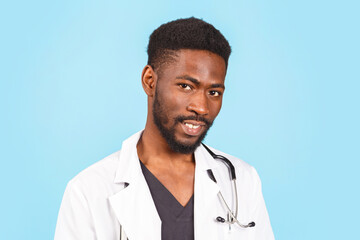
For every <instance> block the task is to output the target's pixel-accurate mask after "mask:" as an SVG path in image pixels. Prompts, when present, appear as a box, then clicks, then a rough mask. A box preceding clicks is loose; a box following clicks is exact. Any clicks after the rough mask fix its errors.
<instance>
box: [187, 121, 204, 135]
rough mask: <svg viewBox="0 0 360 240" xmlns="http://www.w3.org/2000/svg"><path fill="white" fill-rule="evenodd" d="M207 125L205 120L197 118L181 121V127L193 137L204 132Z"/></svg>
mask: <svg viewBox="0 0 360 240" xmlns="http://www.w3.org/2000/svg"><path fill="white" fill-rule="evenodd" d="M205 125H206V124H205V123H204V122H199V121H195V120H185V121H183V122H181V127H182V128H183V130H184V132H185V134H186V135H189V136H193V137H196V136H199V135H200V134H201V133H202V132H203V130H204V128H205ZM191 126H193V127H191Z"/></svg>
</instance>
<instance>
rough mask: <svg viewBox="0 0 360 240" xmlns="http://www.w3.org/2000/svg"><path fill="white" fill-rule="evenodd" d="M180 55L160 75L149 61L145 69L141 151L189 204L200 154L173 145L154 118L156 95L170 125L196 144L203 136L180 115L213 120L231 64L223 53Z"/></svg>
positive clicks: (183, 52) (177, 134)
mask: <svg viewBox="0 0 360 240" xmlns="http://www.w3.org/2000/svg"><path fill="white" fill-rule="evenodd" d="M177 55H178V57H177V59H176V60H175V61H174V62H171V63H169V64H165V65H164V66H162V69H161V76H160V77H159V76H158V74H157V73H156V72H155V71H154V69H152V67H151V66H149V65H147V66H145V68H144V69H143V72H142V77H141V79H142V86H143V88H144V91H145V93H146V94H147V100H148V114H147V121H146V125H145V129H144V132H143V134H142V136H141V138H140V140H139V142H138V144H137V152H138V156H139V158H140V160H141V161H142V162H143V164H144V165H145V166H146V167H147V168H148V169H149V170H150V171H151V172H152V174H153V175H154V176H155V177H156V178H157V179H158V180H159V181H160V182H161V183H162V184H163V185H164V186H165V187H166V188H167V189H168V190H169V191H170V192H171V194H172V195H173V196H174V197H175V198H176V199H177V200H178V202H179V203H180V204H181V205H182V206H186V204H187V203H188V201H189V200H190V198H191V196H192V195H193V193H194V176H195V161H194V154H193V153H189V154H182V153H178V152H174V151H173V150H172V149H171V148H170V147H169V146H168V144H167V142H166V140H165V139H164V138H163V136H162V135H161V133H160V131H159V129H158V128H157V126H156V125H155V123H154V120H153V114H152V112H153V103H154V97H155V94H158V96H157V97H158V99H159V100H160V101H159V102H160V104H161V105H162V107H163V109H165V110H166V117H167V119H168V121H167V122H166V127H168V128H171V127H174V128H175V137H176V140H177V141H180V142H182V143H186V144H192V143H195V142H196V140H197V138H198V136H190V135H188V134H186V132H185V131H184V129H183V126H182V123H179V122H176V121H175V120H174V118H176V117H177V116H179V115H182V116H187V117H188V116H201V117H204V118H206V119H207V120H209V121H210V122H212V121H213V120H214V119H215V118H216V116H217V115H218V113H219V112H220V109H221V104H222V96H223V93H224V90H225V87H224V81H225V75H226V66H225V61H224V59H223V58H222V57H220V56H219V55H217V54H214V53H211V52H209V51H206V50H189V49H182V50H179V51H177ZM156 88H157V90H156ZM205 130H206V129H205V128H203V129H202V131H205Z"/></svg>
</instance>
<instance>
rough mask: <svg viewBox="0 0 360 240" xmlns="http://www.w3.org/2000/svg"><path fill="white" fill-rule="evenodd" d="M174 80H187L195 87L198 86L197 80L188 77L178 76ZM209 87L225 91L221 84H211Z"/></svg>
mask: <svg viewBox="0 0 360 240" xmlns="http://www.w3.org/2000/svg"><path fill="white" fill-rule="evenodd" d="M176 79H184V80H188V81H190V82H192V83H194V84H195V85H197V86H199V85H200V81H199V80H198V79H196V78H193V77H190V76H189V75H183V76H178V77H176ZM211 87H212V88H223V89H225V86H224V84H221V83H214V84H211Z"/></svg>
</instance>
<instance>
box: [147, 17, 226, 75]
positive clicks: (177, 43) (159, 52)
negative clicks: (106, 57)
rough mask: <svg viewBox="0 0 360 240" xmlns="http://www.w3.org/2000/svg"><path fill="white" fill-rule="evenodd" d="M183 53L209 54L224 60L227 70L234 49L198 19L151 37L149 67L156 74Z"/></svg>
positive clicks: (162, 28) (181, 21)
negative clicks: (202, 51) (181, 50)
mask: <svg viewBox="0 0 360 240" xmlns="http://www.w3.org/2000/svg"><path fill="white" fill-rule="evenodd" d="M180 49H195V50H207V51H210V52H212V53H215V54H217V55H219V56H221V57H222V58H223V59H224V61H225V65H226V67H227V65H228V59H229V56H230V53H231V47H230V45H229V42H228V41H227V40H226V39H225V37H224V36H223V35H222V34H221V33H220V31H219V30H217V29H216V28H215V27H214V26H213V25H211V24H209V23H207V22H205V21H203V20H201V19H198V18H194V17H190V18H184V19H177V20H175V21H171V22H168V23H165V24H163V25H161V26H160V27H159V28H157V29H156V30H155V31H154V32H153V33H152V34H151V35H150V39H149V45H148V48H147V53H148V65H150V66H151V67H152V68H153V69H154V70H155V71H157V70H159V69H160V68H161V66H162V65H163V64H166V63H169V62H172V61H174V60H175V59H176V56H177V54H176V51H177V50H180Z"/></svg>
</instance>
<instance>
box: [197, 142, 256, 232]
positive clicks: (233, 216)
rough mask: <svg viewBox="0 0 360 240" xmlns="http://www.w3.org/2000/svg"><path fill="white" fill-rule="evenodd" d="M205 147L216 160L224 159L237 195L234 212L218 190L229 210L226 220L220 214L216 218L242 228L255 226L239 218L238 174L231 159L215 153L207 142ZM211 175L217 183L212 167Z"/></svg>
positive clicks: (209, 173)
mask: <svg viewBox="0 0 360 240" xmlns="http://www.w3.org/2000/svg"><path fill="white" fill-rule="evenodd" d="M201 144H202V145H203V146H204V148H205V149H206V150H207V151H208V152H209V153H210V155H211V156H212V157H213V158H214V159H215V160H220V161H222V162H223V163H224V164H225V165H226V166H227V168H228V169H229V175H230V183H231V186H232V188H233V191H234V193H235V194H234V196H235V212H233V211H232V210H231V209H230V207H229V205H228V204H227V203H226V201H225V199H224V196H223V195H222V193H221V191H219V192H218V194H217V195H218V196H219V198H220V200H221V202H222V203H223V205H224V207H225V208H226V210H227V220H225V218H223V217H221V216H218V217H217V218H216V219H215V220H216V221H217V222H219V223H227V224H229V226H231V225H232V224H234V223H237V225H239V226H240V227H242V228H248V227H254V226H255V222H249V223H248V224H246V225H244V224H241V223H240V222H239V221H238V220H237V215H238V194H237V188H236V174H235V168H234V165H233V164H232V163H231V162H230V160H229V159H227V158H226V157H224V156H222V155H217V154H215V153H214V152H213V151H211V150H210V149H209V148H208V147H207V146H206V145H205V144H203V143H201ZM207 172H208V175H209V177H210V178H211V180H213V181H214V182H215V183H217V181H216V178H215V176H214V174H213V172H212V170H211V169H208V170H207Z"/></svg>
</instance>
